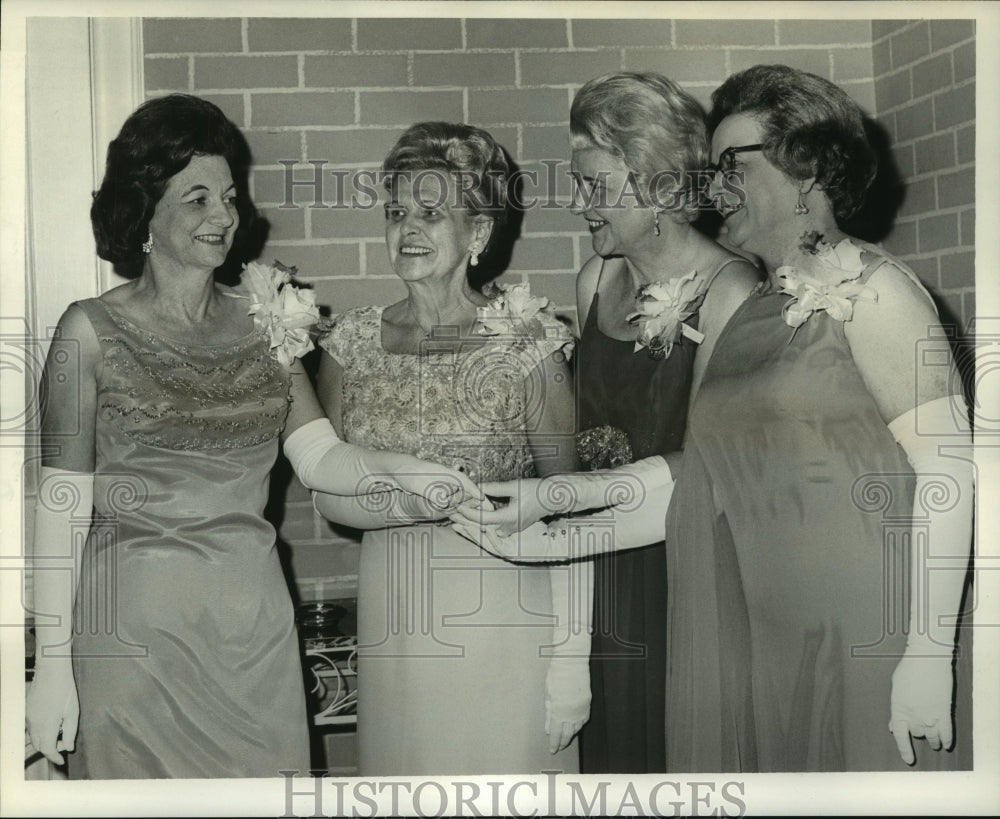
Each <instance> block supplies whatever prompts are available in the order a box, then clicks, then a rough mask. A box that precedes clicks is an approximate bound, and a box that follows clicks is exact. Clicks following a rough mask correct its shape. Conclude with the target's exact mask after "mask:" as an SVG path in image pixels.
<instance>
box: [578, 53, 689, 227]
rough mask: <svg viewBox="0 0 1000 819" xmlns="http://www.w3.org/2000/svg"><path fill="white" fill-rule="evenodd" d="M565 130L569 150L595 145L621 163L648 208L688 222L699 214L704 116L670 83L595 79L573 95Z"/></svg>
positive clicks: (649, 77)
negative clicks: (655, 207)
mask: <svg viewBox="0 0 1000 819" xmlns="http://www.w3.org/2000/svg"><path fill="white" fill-rule="evenodd" d="M569 129H570V146H571V147H572V148H573V150H579V149H585V148H593V147H596V148H600V149H601V150H603V151H607V152H608V153H609V154H611V155H612V156H616V157H618V158H619V159H621V160H622V162H624V163H625V165H626V166H627V167H628V168H629V170H631V171H632V172H633V173H634V174H635V179H636V182H637V183H639V186H640V188H639V190H640V193H642V194H643V195H645V193H646V192H647V191H648V193H649V196H650V198H651V199H652V200H653V202H652V203H651V204H661V205H664V204H665V205H667V210H669V211H670V212H671V213H679V214H680V215H681V218H683V219H685V220H687V221H691V220H693V219H694V218H695V217H696V216H697V213H698V195H697V194H698V189H699V187H700V185H699V180H700V176H699V175H700V172H701V171H702V169H703V168H704V167H705V166H706V165H707V164H708V157H709V143H708V131H707V129H706V126H705V112H704V111H703V110H702V107H701V105H700V104H699V103H698V101H697V100H695V98H694V97H692V96H691V95H690V94H688V93H687V92H686V91H684V90H683V89H681V87H680V86H679V85H677V83H675V82H674V81H673V80H670V79H668V78H667V77H664V76H663V75H662V74H657V73H655V72H652V71H647V72H638V71H621V72H617V73H613V74H605V75H603V76H601V77H596V78H595V79H592V80H590V81H588V82H587V83H586V84H584V86H583V87H582V88H581V89H580V90H579V91H578V92H577V94H576V97H574V99H573V105H572V106H571V108H570V112H569ZM650 183H653V185H652V186H651V184H650ZM676 194H683V198H682V200H681V201H680V202H675V201H674V200H675V195H676Z"/></svg>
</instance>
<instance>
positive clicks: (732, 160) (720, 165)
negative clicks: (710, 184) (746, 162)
mask: <svg viewBox="0 0 1000 819" xmlns="http://www.w3.org/2000/svg"><path fill="white" fill-rule="evenodd" d="M763 148H764V146H763V145H762V144H761V145H736V146H733V147H730V148H726V150H724V151H723V152H722V153H721V154H719V161H718V162H716V163H715V164H714V165H708V166H707V167H706V168H705V171H706V173H709V174H711V175H712V176H715V175H716V174H717V173H719V171H722V173H730V172H731V171H735V170H736V154H745V153H749V152H750V151H760V150H763Z"/></svg>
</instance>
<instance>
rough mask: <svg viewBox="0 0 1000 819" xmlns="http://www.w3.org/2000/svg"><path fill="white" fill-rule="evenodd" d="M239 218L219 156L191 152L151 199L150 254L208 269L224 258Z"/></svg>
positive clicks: (229, 176)
mask: <svg viewBox="0 0 1000 819" xmlns="http://www.w3.org/2000/svg"><path fill="white" fill-rule="evenodd" d="M239 223H240V218H239V214H238V213H237V210H236V185H235V184H234V183H233V176H232V173H231V172H230V170H229V163H228V162H226V160H225V158H223V157H221V156H200V155H199V156H194V157H192V158H191V161H190V162H189V163H188V165H187V167H186V168H184V170H182V171H180V172H179V173H177V174H175V175H174V176H172V177H171V178H170V180H169V181H168V182H167V187H166V190H164V192H163V196H162V197H161V198H160V201H159V202H157V203H156V209H155V210H154V211H153V218H152V219H150V221H149V232H150V235H151V236H152V237H153V249H152V252H151V259H152V260H153V261H154V262H155V261H159V260H162V261H165V262H166V263H168V264H172V265H176V266H177V267H179V268H182V269H184V268H198V269H207V270H214V269H215V268H217V267H219V266H220V265H222V263H223V262H225V260H226V255H227V254H228V253H229V249H230V248H231V247H232V245H233V236H234V235H235V233H236V228H237V227H238V226H239Z"/></svg>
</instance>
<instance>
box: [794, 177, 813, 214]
mask: <svg viewBox="0 0 1000 819" xmlns="http://www.w3.org/2000/svg"><path fill="white" fill-rule="evenodd" d="M802 185H803V183H802V182H799V199H798V201H797V202H796V203H795V215H796V216H805V215H806V214H807V213H809V208H807V207H806V203H805V202H803V201H802V197H803V196H805V194H806V192H805V191H803V190H802ZM809 190H812V188H811V187H810V188H809Z"/></svg>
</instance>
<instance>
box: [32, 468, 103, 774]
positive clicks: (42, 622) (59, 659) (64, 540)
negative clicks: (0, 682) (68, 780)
mask: <svg viewBox="0 0 1000 819" xmlns="http://www.w3.org/2000/svg"><path fill="white" fill-rule="evenodd" d="M93 504H94V476H93V474H91V473H83V472H67V471H65V470H60V469H54V468H52V467H47V466H43V467H42V468H41V471H40V480H39V484H38V502H37V504H36V506H35V542H34V550H33V556H32V557H33V559H32V581H33V589H34V613H35V673H34V678H33V679H32V682H31V684H30V685H29V686H28V695H27V702H26V706H25V728H26V730H27V733H28V738H29V739H30V741H31V744H32V745H33V746H34V747H35V749H36V750H38V751H41V753H42V754H44V755H45V757H46V758H47V759H49V760H50V761H51V762H53V763H54V764H56V765H62V764H63V759H62V754H61V752H62V751H72V750H73V749H74V748H75V746H76V731H77V726H78V724H79V719H80V705H79V700H78V698H77V693H76V682H75V680H74V678H73V662H72V656H71V654H72V642H73V602H74V598H75V596H76V584H77V580H78V577H79V572H80V564H81V560H82V552H83V548H82V547H83V541H82V540H81V541H80V542H79V543H74V539H73V531H74V526H73V518H74V517H75V518H76V519H77V527H76V529H77V532H78V533H79V534H81V535H82V537H84V538H85V537H86V530H87V528H88V523H87V521H88V520H89V518H90V515H91V511H92V509H93ZM80 524H82V525H80Z"/></svg>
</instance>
